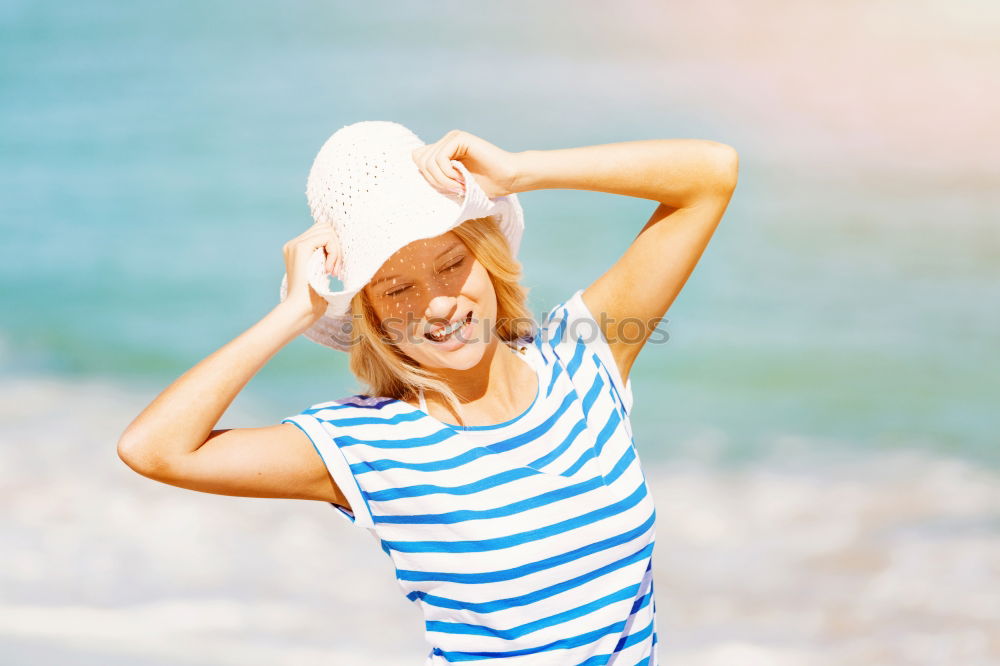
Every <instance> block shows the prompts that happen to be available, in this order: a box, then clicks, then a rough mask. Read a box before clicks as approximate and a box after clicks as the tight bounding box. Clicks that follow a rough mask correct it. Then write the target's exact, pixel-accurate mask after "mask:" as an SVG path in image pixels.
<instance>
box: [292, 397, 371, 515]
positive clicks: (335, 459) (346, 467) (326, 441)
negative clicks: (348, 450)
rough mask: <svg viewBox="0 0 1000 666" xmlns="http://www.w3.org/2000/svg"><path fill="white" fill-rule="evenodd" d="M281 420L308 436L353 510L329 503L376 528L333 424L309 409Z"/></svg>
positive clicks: (342, 513) (345, 513)
mask: <svg viewBox="0 0 1000 666" xmlns="http://www.w3.org/2000/svg"><path fill="white" fill-rule="evenodd" d="M281 422H282V423H291V424H293V425H295V426H297V427H298V428H299V430H301V431H302V432H304V433H305V434H306V436H307V437H309V439H310V440H311V441H312V443H313V446H314V447H315V448H316V452H317V453H319V456H320V458H322V460H323V463H324V464H325V465H326V469H327V470H328V471H329V472H330V477H331V478H332V479H333V481H334V483H336V484H337V487H338V488H340V491H341V492H342V493H344V496H345V497H346V498H347V502H348V503H349V504H350V505H351V509H352V511H348V510H346V509H344V508H343V507H340V506H338V505H336V504H334V503H333V502H330V505H331V506H333V507H334V508H335V509H337V512H338V513H339V514H340V515H342V516H344V517H345V518H346V519H347V520H349V521H350V522H351V524H353V525H355V526H357V527H364V528H366V529H369V530H370V529H374V527H375V521H374V520H373V519H372V512H371V507H370V506H369V505H368V500H367V499H366V498H365V496H364V494H363V493H362V491H361V486H360V485H358V481H357V479H356V478H355V477H354V473H353V472H352V471H351V463H350V461H349V460H348V459H347V456H346V455H345V454H344V451H343V450H342V449H341V448H340V446H339V445H338V444H337V440H336V438H335V437H334V436H333V433H332V432H331V429H332V428H333V426H331V425H330V424H329V423H327V422H325V421H323V420H322V419H319V418H317V417H315V416H313V415H312V414H310V413H308V410H307V411H306V412H302V413H299V414H296V415H294V416H289V417H288V418H285V419H282V420H281Z"/></svg>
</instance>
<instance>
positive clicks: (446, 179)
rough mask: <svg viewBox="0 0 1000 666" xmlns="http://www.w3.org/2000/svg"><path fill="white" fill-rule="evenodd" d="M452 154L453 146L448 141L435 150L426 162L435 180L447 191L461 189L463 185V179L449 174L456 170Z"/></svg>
mask: <svg viewBox="0 0 1000 666" xmlns="http://www.w3.org/2000/svg"><path fill="white" fill-rule="evenodd" d="M451 155H452V146H451V143H450V142H448V143H445V144H443V145H442V146H441V147H439V148H438V149H437V150H435V151H433V154H432V155H431V156H430V159H429V160H428V162H427V164H426V166H427V170H428V171H429V172H430V173H431V175H432V177H433V178H434V180H435V181H436V182H437V183H438V184H439V187H440V188H441V189H443V190H445V191H446V192H454V191H455V190H460V189H461V187H462V183H461V181H459V180H458V179H456V178H453V177H452V176H451V175H449V174H450V172H452V171H456V169H455V167H454V165H452V163H451Z"/></svg>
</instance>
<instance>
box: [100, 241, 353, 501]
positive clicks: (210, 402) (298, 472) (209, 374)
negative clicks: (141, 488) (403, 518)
mask: <svg viewBox="0 0 1000 666" xmlns="http://www.w3.org/2000/svg"><path fill="white" fill-rule="evenodd" d="M331 233H332V230H331V228H330V227H329V225H324V226H323V227H320V226H319V225H315V226H314V227H312V228H310V229H309V230H308V231H306V232H305V233H303V234H302V235H301V236H299V237H298V238H296V239H293V240H292V241H289V242H288V243H287V244H286V245H285V262H286V269H287V273H288V276H289V278H288V294H287V297H286V298H285V300H284V301H282V302H281V303H280V304H279V305H277V306H276V307H275V308H274V309H272V310H271V311H270V312H269V313H267V314H266V315H265V316H264V317H263V318H262V319H261V320H260V321H258V322H257V323H255V324H254V325H253V326H251V327H250V328H249V329H247V330H246V331H244V332H243V333H242V334H241V335H239V336H238V337H236V338H235V339H233V340H231V341H230V342H228V343H227V344H226V345H224V346H223V347H221V348H220V349H218V350H216V351H215V352H214V353H212V354H211V355H210V356H208V357H206V358H205V359H203V360H202V361H201V362H199V363H198V364H197V365H195V366H194V367H193V368H191V369H190V370H188V371H187V372H185V373H184V374H183V375H181V376H180V377H179V378H178V379H177V380H176V381H174V382H173V383H172V384H171V385H170V386H168V387H167V388H166V389H165V390H164V391H163V392H162V393H160V395H158V396H157V397H156V399H155V400H153V402H152V403H150V404H149V406H147V407H146V408H145V409H144V410H143V411H142V412H141V413H140V414H139V415H138V416H137V417H136V418H135V419H134V420H133V421H132V423H130V424H129V425H128V427H127V428H126V429H125V431H124V432H123V433H122V435H121V437H120V438H119V441H118V455H119V457H120V458H121V459H122V461H124V462H125V463H126V464H127V465H128V466H129V467H131V468H132V469H133V470H135V471H136V472H138V473H140V474H142V475H143V476H147V477H149V478H151V479H154V480H156V481H161V482H163V483H168V484H170V485H174V486H179V487H182V488H188V489H191V490H198V491H202V492H208V493H215V494H219V495H236V496H241V497H284V498H291V499H315V500H324V501H328V502H336V503H338V504H341V505H343V506H345V507H346V508H350V507H349V506H348V505H347V503H346V499H345V498H344V495H343V493H342V492H341V491H340V489H339V488H338V487H337V486H336V484H335V482H334V481H333V479H332V478H331V477H330V475H329V473H328V472H327V468H326V466H325V464H324V463H323V460H322V458H321V456H320V455H319V453H318V452H317V451H316V450H315V448H314V447H313V444H312V442H311V441H310V440H309V438H308V437H307V436H306V435H305V434H304V433H302V432H301V431H300V430H299V429H298V428H296V427H295V426H294V425H292V424H290V423H285V424H279V425H273V426H268V427H263V428H234V429H229V430H213V428H215V425H216V424H217V423H218V421H219V419H220V418H221V417H222V415H223V413H224V412H225V411H226V409H227V408H228V407H229V405H230V404H231V403H232V401H233V400H234V399H235V397H236V395H237V394H238V393H239V392H240V391H241V390H242V389H243V387H244V386H246V384H247V382H249V381H250V379H251V378H252V377H253V376H254V375H255V374H256V373H257V372H258V371H259V370H260V369H261V368H262V367H263V366H264V365H265V364H266V363H267V362H268V361H269V360H270V359H271V357H272V356H274V354H275V353H277V352H278V350H280V349H281V348H282V347H284V346H285V345H286V344H288V342H290V341H291V340H293V339H295V338H296V337H297V336H298V335H300V334H301V333H302V332H303V331H305V330H306V329H307V328H309V326H311V325H312V323H313V322H315V321H316V320H317V319H318V318H319V317H320V316H321V315H322V313H323V312H324V310H325V305H326V303H325V301H323V299H322V298H320V297H319V296H318V295H317V294H316V293H315V292H314V291H312V289H311V287H309V285H308V282H307V280H306V277H305V265H306V259H307V258H308V257H309V256H310V255H311V254H312V253H313V252H314V251H315V249H316V248H317V247H322V246H324V245H327V244H328V243H329V242H332V241H330V238H329V237H330V234H331ZM331 263H332V260H331Z"/></svg>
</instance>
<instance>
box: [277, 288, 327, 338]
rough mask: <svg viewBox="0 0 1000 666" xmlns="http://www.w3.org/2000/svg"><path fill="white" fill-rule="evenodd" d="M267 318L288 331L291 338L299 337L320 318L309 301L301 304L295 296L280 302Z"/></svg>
mask: <svg viewBox="0 0 1000 666" xmlns="http://www.w3.org/2000/svg"><path fill="white" fill-rule="evenodd" d="M265 318H266V319H271V320H273V321H274V322H275V323H276V324H277V325H278V326H279V327H280V328H281V329H282V330H284V331H286V332H287V335H288V338H289V339H294V338H296V337H298V336H299V335H301V334H302V333H304V332H305V331H306V330H307V329H308V328H309V327H310V326H312V325H313V324H315V323H316V321H318V319H319V317H317V316H316V315H315V313H314V312H313V310H312V308H311V307H310V305H309V304H308V303H306V304H304V305H300V304H299V303H298V302H297V301H296V300H295V299H294V298H287V299H285V300H284V301H282V302H280V303H278V304H277V305H276V306H274V308H273V309H272V310H271V311H270V312H269V313H267V315H266V316H265Z"/></svg>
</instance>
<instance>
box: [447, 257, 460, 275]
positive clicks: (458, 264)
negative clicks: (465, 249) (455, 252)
mask: <svg viewBox="0 0 1000 666" xmlns="http://www.w3.org/2000/svg"><path fill="white" fill-rule="evenodd" d="M464 262H465V257H459V258H458V261H456V262H454V263H452V264H449V265H447V266H445V267H444V269H443V270H442V272H444V271H452V270H455V269H456V268H458V267H459V266H461V265H462V264H463V263H464Z"/></svg>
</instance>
